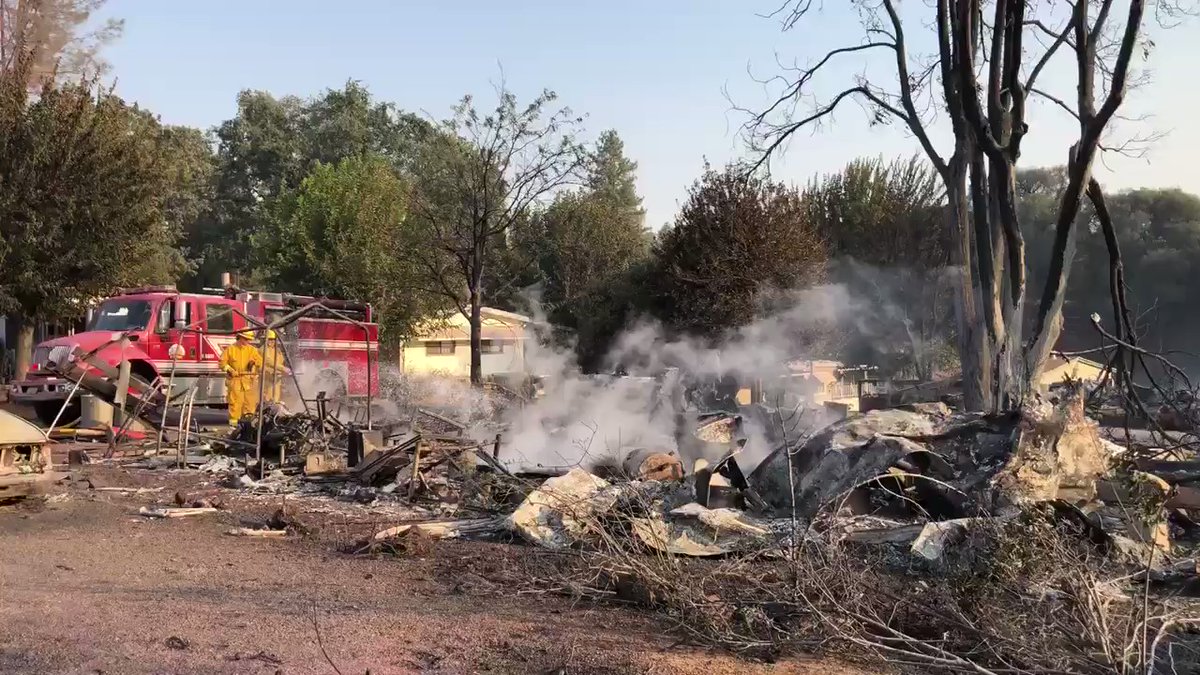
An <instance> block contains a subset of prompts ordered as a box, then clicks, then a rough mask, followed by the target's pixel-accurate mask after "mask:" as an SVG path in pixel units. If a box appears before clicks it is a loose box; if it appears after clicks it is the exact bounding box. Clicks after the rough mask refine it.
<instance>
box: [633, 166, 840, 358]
mask: <svg viewBox="0 0 1200 675" xmlns="http://www.w3.org/2000/svg"><path fill="white" fill-rule="evenodd" d="M826 256H827V254H826V248H825V244H824V242H823V241H822V240H821V236H820V234H819V233H818V232H817V231H816V229H815V228H814V227H813V226H812V224H811V223H810V222H809V220H808V218H807V217H806V214H805V205H804V200H803V198H802V197H801V194H800V192H799V191H798V190H796V189H795V188H791V187H787V186H785V185H783V184H781V183H775V182H772V181H770V180H768V179H766V178H763V177H761V176H757V175H749V174H747V173H746V172H745V171H744V170H743V169H742V168H741V167H738V166H733V165H731V166H727V167H725V169H723V170H721V171H716V170H714V169H712V168H710V167H706V169H705V172H704V175H703V176H701V177H700V179H699V180H697V181H696V183H695V184H694V185H693V186H692V188H691V191H690V192H689V194H688V199H687V201H686V202H685V203H684V205H683V209H682V211H680V213H679V215H678V216H677V217H676V219H675V223H674V224H673V225H671V226H669V227H668V228H666V229H664V230H663V231H662V232H661V233H659V236H658V240H657V241H656V242H655V244H654V258H655V260H654V278H655V279H656V283H657V285H658V298H657V302H658V308H657V310H658V314H659V316H660V317H661V318H662V319H663V320H664V321H665V322H666V323H667V325H669V326H670V327H672V328H674V329H676V330H680V331H684V332H688V333H693V334H697V335H702V336H708V337H715V336H717V335H720V334H721V333H723V332H724V331H726V330H727V329H729V328H732V327H736V326H742V325H745V324H748V323H749V322H750V321H751V320H753V319H754V317H755V315H756V313H757V312H758V310H759V300H760V297H761V293H763V292H765V291H774V290H779V289H793V288H799V287H802V286H805V285H808V284H811V283H812V282H814V281H816V280H818V279H820V278H821V277H822V276H823V274H824V272H825V263H826Z"/></svg>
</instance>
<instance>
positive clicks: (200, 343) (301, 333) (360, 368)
mask: <svg viewBox="0 0 1200 675" xmlns="http://www.w3.org/2000/svg"><path fill="white" fill-rule="evenodd" d="M316 302H320V303H321V304H322V305H323V306H324V307H329V308H332V309H334V310H336V312H337V313H338V314H340V315H342V316H338V315H337V314H334V313H333V312H330V311H327V310H325V309H324V308H323V307H317V308H315V309H313V310H311V311H310V312H308V313H306V314H304V315H303V316H302V317H301V318H299V319H298V320H296V321H293V322H292V323H289V324H288V325H286V326H283V327H282V328H280V329H277V331H276V333H277V334H278V339H279V341H280V342H281V343H282V345H283V347H284V350H285V353H286V355H287V358H288V362H289V365H290V366H291V368H292V370H293V371H294V372H295V374H296V380H297V381H298V382H299V384H300V387H301V388H302V390H303V391H302V392H300V393H301V394H302V395H303V396H305V397H306V398H312V397H315V396H316V395H317V392H319V391H324V392H325V393H326V395H327V396H328V397H329V398H332V399H354V398H358V397H365V396H366V395H367V386H368V382H369V383H370V386H371V389H372V392H371V393H372V395H373V394H375V393H378V383H379V377H378V373H379V370H378V369H379V359H378V356H379V353H378V351H379V329H378V326H377V325H376V324H374V323H372V317H371V308H370V306H369V305H366V304H363V303H356V302H347V301H341V300H327V299H323V298H322V299H319V300H318V299H317V298H312V297H306V296H295V295H290V294H285V293H263V292H247V291H234V290H229V291H227V292H225V293H224V294H211V295H210V294H203V293H180V292H179V291H177V290H176V289H175V287H173V286H156V287H147V288H136V289H130V290H127V291H123V292H121V293H119V294H118V295H115V296H113V297H110V298H107V299H105V300H104V301H102V302H101V303H100V304H99V306H97V307H96V308H94V309H93V310H91V311H90V312H89V314H90V317H89V320H88V323H87V329H86V330H85V331H83V332H81V333H76V334H75V335H70V336H66V337H61V338H56V339H53V340H47V341H45V342H42V343H40V344H38V345H37V346H36V347H35V348H34V352H33V360H32V363H31V365H30V371H29V373H28V375H27V376H26V377H25V379H23V380H21V381H18V382H15V383H13V384H12V386H11V391H10V398H11V399H12V400H13V401H15V402H17V403H25V404H30V405H32V406H33V408H34V410H35V411H36V412H37V415H38V418H39V419H40V420H42V421H43V422H44V423H46V424H49V423H50V422H52V421H53V420H54V417H55V416H56V415H57V414H58V412H59V410H60V409H61V408H62V404H63V401H65V400H66V399H67V396H68V394H69V392H70V391H71V388H72V386H73V383H71V382H67V381H65V380H63V379H62V378H60V377H57V376H55V375H54V374H53V373H50V372H49V371H48V370H47V363H48V361H49V358H50V353H51V351H52V350H54V349H55V348H58V347H64V348H66V349H69V350H73V349H75V348H76V347H78V348H80V349H81V350H83V351H92V350H95V349H97V348H100V347H102V346H103V345H105V344H106V343H110V342H112V344H108V346H107V347H103V349H102V350H101V351H100V352H99V353H98V354H97V356H98V357H99V358H101V359H102V360H103V361H104V362H105V363H107V364H109V365H111V366H114V367H115V366H118V365H119V364H120V362H121V361H122V360H123V359H124V360H128V361H129V363H130V371H131V373H132V374H133V375H135V376H137V377H140V378H141V379H143V380H145V381H146V382H151V383H152V382H154V381H155V379H156V378H159V377H161V378H162V380H163V382H164V383H165V382H166V381H167V380H169V379H172V378H171V376H172V373H174V377H173V381H172V387H171V390H172V395H173V396H178V395H179V394H180V393H181V392H185V391H187V390H189V389H195V390H196V399H195V402H196V404H199V405H209V406H223V405H225V378H224V376H223V375H222V373H221V371H220V368H219V366H218V360H219V359H220V356H221V351H222V350H223V349H224V348H225V347H226V346H228V345H230V344H232V343H233V341H234V339H235V338H234V336H233V335H232V334H231V331H237V330H241V329H245V328H247V327H252V326H253V324H251V323H250V322H248V321H247V319H246V317H253V318H254V319H255V320H256V321H259V322H262V323H266V324H270V323H271V322H273V321H275V320H277V319H279V318H281V317H283V316H285V315H287V314H290V313H292V312H294V311H296V310H297V309H299V308H301V307H303V306H305V305H311V304H313V303H316ZM344 317H348V318H349V319H352V320H347V318H344ZM121 335H125V336H127V337H128V343H127V344H126V345H125V346H122V343H121V342H113V340H114V339H116V338H119V337H120V336H121ZM176 345H178V346H177V347H176ZM368 372H369V373H370V375H369V376H368ZM72 403H73V405H72V406H70V407H69V408H68V410H67V411H66V413H65V414H64V416H63V417H64V419H66V420H71V419H75V418H77V417H78V416H79V409H78V403H77V399H76V400H75V401H73V402H72Z"/></svg>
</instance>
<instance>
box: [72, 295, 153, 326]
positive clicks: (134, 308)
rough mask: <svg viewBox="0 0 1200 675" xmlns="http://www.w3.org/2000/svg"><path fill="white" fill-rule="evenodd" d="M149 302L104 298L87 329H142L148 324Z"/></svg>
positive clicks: (149, 315)
mask: <svg viewBox="0 0 1200 675" xmlns="http://www.w3.org/2000/svg"><path fill="white" fill-rule="evenodd" d="M151 314H152V312H151V309H150V302H149V301H147V300H105V301H104V302H103V303H102V304H101V305H100V307H99V308H98V309H97V310H96V313H95V314H94V315H93V316H92V322H91V324H89V325H88V330H111V331H124V330H143V329H145V328H146V327H147V326H149V325H150V317H151Z"/></svg>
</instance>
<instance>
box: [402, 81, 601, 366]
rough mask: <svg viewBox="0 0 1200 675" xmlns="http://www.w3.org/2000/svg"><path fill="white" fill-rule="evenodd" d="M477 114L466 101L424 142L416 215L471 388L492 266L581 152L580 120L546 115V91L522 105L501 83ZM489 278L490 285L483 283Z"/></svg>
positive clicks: (566, 178)
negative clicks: (452, 309) (463, 341)
mask: <svg viewBox="0 0 1200 675" xmlns="http://www.w3.org/2000/svg"><path fill="white" fill-rule="evenodd" d="M496 95H497V99H498V101H497V104H496V107H495V108H494V109H492V110H490V111H484V112H483V113H481V112H480V111H479V110H478V109H477V108H476V107H475V104H474V101H473V99H472V98H471V97H470V96H467V97H464V98H463V99H462V101H461V102H460V103H459V105H457V106H456V107H455V108H454V115H453V117H451V119H449V120H447V121H445V122H444V123H442V125H441V126H440V128H439V129H438V130H437V133H434V134H433V135H431V137H430V138H429V140H428V141H427V142H426V143H424V144H423V152H422V153H421V154H420V160H419V162H418V164H417V166H416V171H415V174H416V178H417V180H418V190H417V194H418V195H419V196H418V198H417V199H416V200H415V202H414V204H413V216H414V217H415V218H416V219H417V222H419V223H420V225H421V228H422V231H423V232H424V233H425V237H426V238H427V239H426V241H428V242H429V244H428V246H426V247H423V255H422V264H423V265H424V267H425V270H426V273H427V275H428V276H427V279H428V282H427V288H429V289H430V290H433V291H435V292H438V293H441V294H442V295H443V296H444V297H446V299H447V300H448V301H449V302H451V303H453V304H454V305H455V306H456V307H457V308H458V310H459V311H460V312H461V313H462V314H463V316H464V317H466V318H467V319H468V321H469V322H470V326H471V382H472V383H473V384H475V385H479V384H481V383H482V379H483V375H482V367H481V363H482V361H481V358H480V345H481V335H482V332H481V327H482V314H481V309H482V307H483V303H484V300H485V298H489V299H490V295H489V293H490V292H491V291H492V290H494V289H495V288H496V285H492V284H497V285H499V286H504V285H507V283H508V282H495V281H491V279H490V278H489V276H488V274H487V272H488V269H489V262H492V261H495V259H496V257H497V252H498V249H499V250H505V249H508V248H509V237H510V234H511V233H512V232H513V229H514V227H515V226H518V225H519V224H520V223H521V222H523V221H524V220H525V219H526V218H528V217H529V215H530V213H531V212H532V211H533V210H534V209H535V208H536V207H537V206H538V205H540V204H541V203H543V202H544V201H546V200H549V199H551V198H552V197H553V196H554V195H555V193H556V192H558V191H559V190H560V189H562V188H563V187H564V186H566V185H568V184H569V183H570V182H571V181H572V180H574V179H575V178H576V177H577V175H578V173H579V169H580V168H581V166H582V165H583V161H584V153H583V152H582V149H581V148H580V146H579V144H578V143H577V142H576V140H575V131H576V129H577V128H578V126H579V125H580V124H581V122H582V120H581V119H580V118H578V117H575V116H574V115H572V113H571V111H570V110H569V109H566V108H561V109H558V110H549V109H548V108H549V106H551V105H553V103H554V101H555V100H556V98H557V97H556V96H555V94H554V93H553V92H549V91H546V92H543V93H542V94H541V95H540V96H538V97H537V98H535V99H534V100H533V101H531V102H530V103H529V104H527V105H518V103H517V99H516V96H514V95H513V94H512V93H511V92H509V91H508V90H507V89H504V88H503V87H499V88H498V89H497V91H496ZM489 281H491V283H490V284H489V283H488V282H489Z"/></svg>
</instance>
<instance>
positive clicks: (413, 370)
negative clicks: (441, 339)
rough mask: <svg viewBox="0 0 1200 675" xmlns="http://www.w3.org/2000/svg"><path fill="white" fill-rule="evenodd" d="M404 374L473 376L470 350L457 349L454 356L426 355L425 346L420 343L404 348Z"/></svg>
mask: <svg viewBox="0 0 1200 675" xmlns="http://www.w3.org/2000/svg"><path fill="white" fill-rule="evenodd" d="M404 372H405V373H407V374H409V375H446V376H449V377H469V376H470V375H471V350H470V348H464V347H461V346H460V347H455V349H454V353H453V354H426V353H425V344H424V343H422V342H418V343H416V344H414V345H411V346H406V347H405V348H404Z"/></svg>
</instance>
